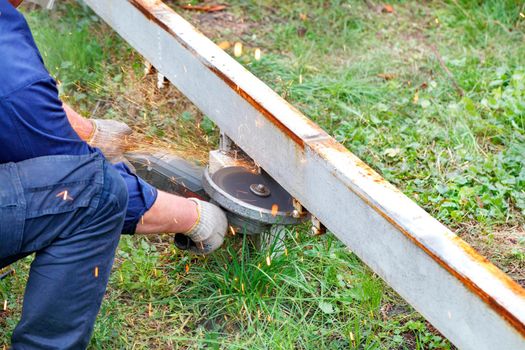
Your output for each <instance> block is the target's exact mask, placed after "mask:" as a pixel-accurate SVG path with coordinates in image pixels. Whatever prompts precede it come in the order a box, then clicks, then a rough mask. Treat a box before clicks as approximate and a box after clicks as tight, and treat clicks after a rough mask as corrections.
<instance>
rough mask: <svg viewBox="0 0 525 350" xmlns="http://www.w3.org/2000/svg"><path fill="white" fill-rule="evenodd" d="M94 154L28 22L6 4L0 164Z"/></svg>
mask: <svg viewBox="0 0 525 350" xmlns="http://www.w3.org/2000/svg"><path fill="white" fill-rule="evenodd" d="M44 116H45V117H44ZM57 135H60V136H57ZM36 145H38V146H36ZM92 152H94V150H92V149H91V148H90V147H89V146H88V145H87V144H86V143H85V142H83V141H82V140H80V138H79V137H78V135H77V134H76V133H75V131H74V130H73V128H72V127H71V125H70V124H69V122H68V120H67V117H66V114H65V113H64V110H63V108H62V102H61V101H60V100H59V98H58V90H57V88H56V83H55V81H54V79H53V78H52V77H51V76H50V75H49V73H48V71H47V70H46V68H45V66H44V63H43V61H42V57H41V56H40V53H39V52H38V49H37V47H36V44H35V42H34V40H33V36H32V35H31V32H30V30H29V26H28V25H27V22H26V20H25V19H24V17H23V16H22V15H21V14H20V13H19V12H18V11H17V10H15V9H14V8H13V6H12V5H11V4H9V2H8V1H7V0H0V163H7V162H17V161H21V160H25V159H29V158H35V157H39V156H46V155H58V154H70V155H71V154H73V155H81V154H88V153H92Z"/></svg>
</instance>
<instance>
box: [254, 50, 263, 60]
mask: <svg viewBox="0 0 525 350" xmlns="http://www.w3.org/2000/svg"><path fill="white" fill-rule="evenodd" d="M253 57H255V60H256V61H260V60H261V49H259V48H256V49H255V52H254V53H253Z"/></svg>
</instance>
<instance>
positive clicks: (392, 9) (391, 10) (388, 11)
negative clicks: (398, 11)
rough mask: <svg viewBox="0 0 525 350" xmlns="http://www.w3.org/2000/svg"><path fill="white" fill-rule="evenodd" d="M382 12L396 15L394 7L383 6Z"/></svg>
mask: <svg viewBox="0 0 525 350" xmlns="http://www.w3.org/2000/svg"><path fill="white" fill-rule="evenodd" d="M381 12H384V13H394V7H393V6H392V5H383V8H382V9H381Z"/></svg>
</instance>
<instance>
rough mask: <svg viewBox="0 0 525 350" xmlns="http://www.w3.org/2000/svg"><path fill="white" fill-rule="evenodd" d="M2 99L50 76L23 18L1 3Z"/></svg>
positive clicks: (0, 89) (0, 77)
mask: <svg viewBox="0 0 525 350" xmlns="http://www.w3.org/2000/svg"><path fill="white" fill-rule="evenodd" d="M0 52H1V54H0V96H2V97H3V96H6V95H8V94H9V93H10V92H12V91H15V90H18V89H20V88H23V87H24V86H27V85H29V84H31V83H32V82H35V81H38V80H42V79H44V78H46V77H49V73H48V71H47V70H46V68H45V66H44V63H43V61H42V57H41V56H40V53H39V52H38V49H37V47H36V45H35V42H34V40H33V36H32V35H31V31H30V29H29V26H28V25H27V22H26V21H25V19H24V17H23V16H22V15H21V14H20V13H19V12H18V11H16V10H15V9H13V8H12V6H11V5H9V4H7V3H6V1H5V0H0Z"/></svg>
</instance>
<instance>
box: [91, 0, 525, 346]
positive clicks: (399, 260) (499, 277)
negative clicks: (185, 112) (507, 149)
mask: <svg viewBox="0 0 525 350" xmlns="http://www.w3.org/2000/svg"><path fill="white" fill-rule="evenodd" d="M85 2H86V3H87V4H88V5H89V6H90V7H91V8H92V9H93V10H94V11H95V12H96V13H97V14H98V15H100V16H101V17H102V18H103V19H104V20H105V21H106V22H107V23H108V24H109V25H111V26H112V27H113V28H114V29H115V30H116V31H117V32H118V33H119V34H120V35H121V36H122V37H123V38H124V39H125V40H127V41H128V42H129V43H130V44H131V45H132V46H133V47H134V48H135V49H137V51H139V52H140V53H141V54H142V55H143V56H144V57H145V58H146V59H147V60H148V61H150V62H151V63H152V64H153V65H154V66H155V67H156V68H157V69H158V70H159V72H160V73H161V74H163V75H164V76H166V77H167V78H168V79H169V80H170V81H171V82H172V83H173V84H174V85H175V86H177V87H178V88H179V89H180V90H181V91H182V92H183V93H184V94H185V95H186V96H187V97H188V98H189V99H190V100H191V101H192V102H193V103H195V105H197V106H198V107H199V108H200V109H201V110H202V111H203V112H204V113H205V114H206V115H208V116H209V117H210V118H212V119H213V120H214V121H215V122H216V123H217V124H218V125H219V126H220V128H221V130H222V131H223V132H225V133H226V134H227V135H228V136H229V137H231V138H232V139H233V140H234V141H235V142H236V143H237V144H238V145H239V146H240V147H242V148H243V149H244V150H245V151H246V153H248V154H249V155H250V156H251V157H252V158H253V159H255V160H256V161H257V163H258V164H260V165H261V166H262V167H263V168H264V169H265V170H266V171H268V173H270V174H271V175H272V177H274V178H275V179H276V180H277V181H278V182H279V183H280V184H281V185H282V186H283V187H284V188H286V189H287V190H288V191H289V192H290V193H291V194H292V195H293V196H295V197H296V198H297V199H299V200H300V201H301V203H302V204H303V205H304V206H305V207H306V208H307V209H308V210H309V211H310V212H312V213H313V214H314V215H315V216H316V217H318V218H319V219H320V220H321V221H322V222H323V223H324V224H325V225H326V226H327V227H328V228H329V229H330V230H331V231H332V232H333V233H334V234H335V235H336V236H337V237H338V238H339V239H341V241H343V242H344V243H345V244H346V245H348V247H349V248H350V249H352V250H353V251H354V252H355V253H356V254H357V255H358V256H359V257H360V258H361V259H362V260H363V261H364V262H365V263H366V264H367V265H368V266H370V267H371V268H372V269H373V270H374V271H375V272H376V273H377V274H378V275H380V276H381V277H382V278H383V279H384V280H385V281H386V282H387V283H388V284H389V285H391V286H392V287H393V288H394V289H395V290H396V291H397V292H398V293H399V294H400V295H401V296H402V297H403V298H405V299H406V300H407V301H408V302H409V303H410V304H411V305H413V306H414V308H416V309H417V310H418V311H419V312H420V313H421V314H422V315H423V316H425V317H426V318H427V319H428V320H429V321H430V322H431V323H432V324H433V325H434V326H435V327H436V328H437V329H439V330H440V331H441V332H442V333H443V334H444V335H445V336H446V337H447V338H449V339H450V340H451V341H452V342H453V343H454V344H455V345H456V346H458V347H459V348H461V349H509V350H511V349H525V291H524V289H522V288H521V287H520V286H519V285H518V284H516V283H515V282H513V281H512V280H511V279H510V278H509V277H508V276H506V275H505V274H504V273H503V272H501V271H500V270H498V269H497V268H496V267H495V266H494V265H492V264H491V263H489V262H488V261H487V260H486V259H485V258H483V257H482V256H480V255H479V254H478V253H476V252H475V251H474V250H473V249H472V248H471V247H470V246H468V245H467V244H466V243H465V242H463V241H462V240H461V239H459V238H457V237H456V236H455V235H454V234H453V233H452V232H451V231H450V230H448V229H447V228H446V227H445V226H443V225H442V224H440V223H439V222H438V221H436V220H435V219H434V218H432V217H431V216H430V215H428V214H427V213H426V212H425V211H424V210H423V209H421V208H420V207H419V206H417V205H416V204H415V203H414V202H412V201H411V200H410V199H408V198H407V197H406V196H405V195H403V194H402V193H401V192H399V191H398V190H397V189H396V188H394V187H393V186H391V185H390V184H388V183H386V182H385V181H384V179H383V178H381V176H379V175H378V174H377V173H375V172H374V171H373V170H372V169H371V168H369V167H368V166H367V165H365V164H364V163H363V162H362V161H361V160H359V159H358V158H357V157H355V156H354V155H353V154H352V153H350V152H349V151H348V150H346V149H345V148H344V147H342V146H341V145H340V144H338V143H336V142H335V140H333V139H332V138H331V137H330V136H329V135H327V134H326V133H325V132H324V131H322V130H321V129H320V128H319V127H318V126H317V125H315V124H314V123H312V122H311V121H310V120H308V119H307V118H306V117H304V116H303V115H302V114H301V113H300V112H298V111H297V110H296V109H295V108H293V107H292V106H291V105H289V104H288V103H287V102H286V101H284V100H283V99H282V98H281V97H279V96H278V95H277V94H276V93H275V92H273V91H272V90H271V89H270V88H269V87H267V86H266V85H265V84H264V83H262V82H261V81H260V80H259V79H257V78H256V77H255V76H253V75H252V74H251V73H249V72H248V71H247V70H246V69H244V68H243V67H242V66H241V65H240V64H238V63H237V62H236V61H235V60H233V59H232V58H230V57H229V56H228V55H227V54H226V53H225V52H223V51H222V50H221V49H220V48H218V47H217V46H215V45H214V44H213V43H212V42H211V41H210V40H208V39H207V38H206V37H204V36H203V35H202V34H200V33H199V32H198V31H196V30H195V28H193V27H192V26H191V25H190V24H189V23H187V22H186V21H185V20H184V19H182V18H181V17H180V16H179V15H177V14H176V13H175V12H174V11H172V10H171V9H170V8H168V7H167V6H166V5H164V4H163V3H162V2H161V1H155V0H85Z"/></svg>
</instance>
